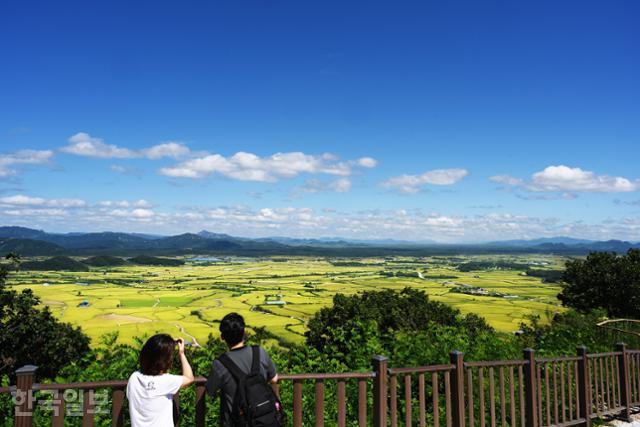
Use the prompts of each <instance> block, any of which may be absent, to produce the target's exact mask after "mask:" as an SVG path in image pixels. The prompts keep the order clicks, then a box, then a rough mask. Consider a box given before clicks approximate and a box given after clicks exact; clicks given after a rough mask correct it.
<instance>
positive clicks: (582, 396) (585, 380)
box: [576, 345, 591, 427]
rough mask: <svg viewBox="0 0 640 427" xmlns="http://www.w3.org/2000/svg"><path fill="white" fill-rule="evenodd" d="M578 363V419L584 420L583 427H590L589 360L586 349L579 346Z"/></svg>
mask: <svg viewBox="0 0 640 427" xmlns="http://www.w3.org/2000/svg"><path fill="white" fill-rule="evenodd" d="M576 350H577V353H578V356H579V357H580V360H579V361H578V384H577V386H578V402H579V403H580V413H579V414H578V415H579V416H580V418H584V420H585V422H584V424H583V425H584V426H586V427H591V378H590V375H589V359H588V358H587V347H585V346H583V345H581V346H579V347H578V348H577V349H576Z"/></svg>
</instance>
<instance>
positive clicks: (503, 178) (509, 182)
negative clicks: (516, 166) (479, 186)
mask: <svg viewBox="0 0 640 427" xmlns="http://www.w3.org/2000/svg"><path fill="white" fill-rule="evenodd" d="M489 180H491V181H493V182H497V183H498V184H502V185H506V186H507V187H513V186H516V185H522V184H524V181H523V180H521V179H519V178H514V177H512V176H509V175H495V176H491V177H489Z"/></svg>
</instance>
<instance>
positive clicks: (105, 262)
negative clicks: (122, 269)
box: [82, 255, 129, 267]
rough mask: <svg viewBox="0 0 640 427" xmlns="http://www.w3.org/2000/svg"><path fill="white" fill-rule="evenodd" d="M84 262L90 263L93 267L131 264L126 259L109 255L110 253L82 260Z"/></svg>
mask: <svg viewBox="0 0 640 427" xmlns="http://www.w3.org/2000/svg"><path fill="white" fill-rule="evenodd" d="M82 263H83V264H86V265H90V266H92V267H118V266H122V265H127V264H129V263H128V262H127V261H126V260H125V259H123V258H119V257H115V256H109V255H97V256H93V257H90V258H87V259H84V260H82Z"/></svg>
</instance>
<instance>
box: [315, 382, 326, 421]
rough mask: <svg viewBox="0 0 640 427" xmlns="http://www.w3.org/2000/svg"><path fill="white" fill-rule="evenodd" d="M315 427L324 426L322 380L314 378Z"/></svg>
mask: <svg viewBox="0 0 640 427" xmlns="http://www.w3.org/2000/svg"><path fill="white" fill-rule="evenodd" d="M315 391H316V396H315V397H316V427H323V426H324V380H322V379H318V380H316V390H315Z"/></svg>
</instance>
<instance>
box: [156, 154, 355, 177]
mask: <svg viewBox="0 0 640 427" xmlns="http://www.w3.org/2000/svg"><path fill="white" fill-rule="evenodd" d="M365 163H366V162H365ZM351 172H352V170H351V166H350V165H349V163H348V162H341V161H339V160H338V158H337V157H336V156H335V155H332V154H323V155H320V156H315V155H311V154H305V153H302V152H290V153H276V154H273V155H271V156H268V157H260V156H257V155H255V154H253V153H247V152H243V151H240V152H238V153H236V154H234V155H233V156H230V157H224V156H222V155H220V154H209V155H206V156H204V157H199V158H195V159H190V160H186V161H184V162H182V163H179V164H177V165H176V166H173V167H167V168H162V169H160V173H161V174H162V175H166V176H170V177H174V178H192V179H196V178H204V177H206V176H209V175H212V174H219V175H222V176H225V177H227V178H231V179H237V180H240V181H259V182H276V181H278V180H279V179H283V178H294V177H296V176H298V175H300V174H302V173H307V174H326V175H338V176H349V175H350V174H351Z"/></svg>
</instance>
